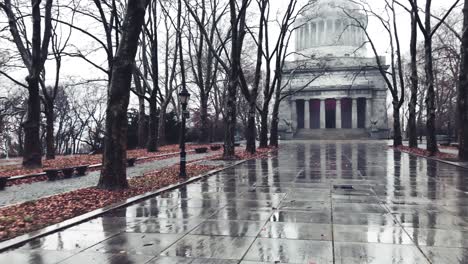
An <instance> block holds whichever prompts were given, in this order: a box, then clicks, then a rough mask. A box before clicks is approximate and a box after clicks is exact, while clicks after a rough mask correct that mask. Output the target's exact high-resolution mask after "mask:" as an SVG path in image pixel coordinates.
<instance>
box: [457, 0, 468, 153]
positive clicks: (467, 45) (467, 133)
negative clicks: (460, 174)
mask: <svg viewBox="0 0 468 264" xmlns="http://www.w3.org/2000/svg"><path fill="white" fill-rule="evenodd" d="M462 32H463V33H462V35H461V43H462V44H461V63H460V77H459V82H460V83H459V85H458V96H457V100H458V116H459V117H458V120H459V121H458V122H459V131H458V135H459V148H458V157H459V158H460V159H461V160H468V0H465V2H464V6H463V31H462Z"/></svg>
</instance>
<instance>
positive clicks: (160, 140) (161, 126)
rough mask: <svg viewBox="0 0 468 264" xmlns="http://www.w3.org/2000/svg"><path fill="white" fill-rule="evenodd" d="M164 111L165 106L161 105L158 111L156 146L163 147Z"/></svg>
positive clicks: (164, 141)
mask: <svg viewBox="0 0 468 264" xmlns="http://www.w3.org/2000/svg"><path fill="white" fill-rule="evenodd" d="M166 111H167V104H163V105H162V106H161V109H160V110H159V122H158V140H157V144H158V146H164V145H166V144H167V141H166Z"/></svg>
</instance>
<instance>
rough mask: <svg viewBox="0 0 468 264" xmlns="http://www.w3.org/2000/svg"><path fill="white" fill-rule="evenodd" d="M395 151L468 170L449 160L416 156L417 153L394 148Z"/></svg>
mask: <svg viewBox="0 0 468 264" xmlns="http://www.w3.org/2000/svg"><path fill="white" fill-rule="evenodd" d="M393 150H397V151H399V152H401V153H406V154H408V155H413V156H416V157H420V158H425V159H428V160H433V161H438V162H441V163H445V164H448V165H452V166H455V167H459V168H463V169H468V167H467V166H465V165H461V164H458V163H456V162H452V161H448V160H443V159H439V158H434V157H428V156H424V155H420V154H416V153H412V152H408V151H403V150H400V149H395V148H393Z"/></svg>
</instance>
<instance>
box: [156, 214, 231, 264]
mask: <svg viewBox="0 0 468 264" xmlns="http://www.w3.org/2000/svg"><path fill="white" fill-rule="evenodd" d="M225 207H226V205H225V206H223V207H221V208H219V209H218V210H216V211H214V212H213V213H212V214H211V215H209V216H208V217H206V218H199V219H200V220H203V221H202V222H200V223H199V224H198V225H196V226H195V227H193V228H192V229H190V230H189V231H187V232H185V234H183V235H182V236H181V237H180V238H179V239H177V240H176V241H174V242H173V243H171V244H170V245H168V246H167V247H165V248H164V249H163V250H161V252H160V253H159V254H158V255H157V256H155V257H154V258H152V259H151V260H150V261H152V260H156V259H158V258H159V257H164V256H161V254H162V253H163V252H164V251H166V250H168V249H169V248H171V247H172V246H174V245H175V244H177V243H178V242H179V241H181V240H182V239H183V238H184V237H186V236H188V235H189V234H190V233H191V232H192V231H195V229H197V228H198V227H200V226H201V225H202V224H203V223H205V222H206V221H207V220H209V219H210V217H212V216H213V215H215V214H217V213H219V211H221V210H222V209H224V208H225Z"/></svg>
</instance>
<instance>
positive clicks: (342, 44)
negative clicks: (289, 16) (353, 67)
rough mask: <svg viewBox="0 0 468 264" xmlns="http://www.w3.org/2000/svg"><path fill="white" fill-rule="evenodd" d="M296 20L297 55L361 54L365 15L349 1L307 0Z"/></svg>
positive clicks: (364, 51) (362, 52)
mask: <svg viewBox="0 0 468 264" xmlns="http://www.w3.org/2000/svg"><path fill="white" fill-rule="evenodd" d="M309 5H310V7H309V8H308V10H306V11H305V12H304V13H303V15H302V16H301V17H299V18H298V20H297V22H296V27H298V28H297V29H296V43H295V46H296V52H297V53H298V58H301V57H302V58H303V57H306V58H310V57H327V56H328V57H330V56H331V57H348V56H350V57H354V56H359V57H361V56H364V55H365V54H366V53H367V52H366V49H365V45H364V43H365V41H366V36H365V33H364V31H363V30H362V29H361V28H359V27H357V25H358V22H357V21H356V19H357V20H358V21H359V22H360V23H362V24H363V25H366V23H367V18H366V16H365V15H364V14H363V13H362V12H361V11H360V7H359V6H358V5H357V4H355V3H353V2H352V1H351V0H310V2H309Z"/></svg>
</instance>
